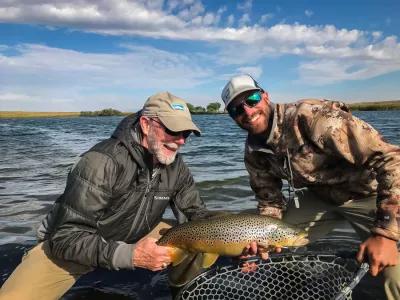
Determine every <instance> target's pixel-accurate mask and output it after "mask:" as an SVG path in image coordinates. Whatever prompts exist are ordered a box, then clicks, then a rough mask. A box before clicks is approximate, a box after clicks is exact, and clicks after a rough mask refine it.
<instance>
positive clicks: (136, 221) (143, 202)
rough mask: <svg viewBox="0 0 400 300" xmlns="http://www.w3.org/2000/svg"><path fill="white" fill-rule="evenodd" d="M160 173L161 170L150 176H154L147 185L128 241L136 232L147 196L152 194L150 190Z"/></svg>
mask: <svg viewBox="0 0 400 300" xmlns="http://www.w3.org/2000/svg"><path fill="white" fill-rule="evenodd" d="M159 172H160V169H156V171H155V172H154V173H153V174H152V175H150V176H152V178H151V179H150V180H149V179H148V180H147V185H146V190H145V192H144V196H143V198H142V201H141V202H140V206H139V209H138V211H137V214H136V217H135V219H134V220H133V223H132V227H131V229H130V230H129V232H128V235H127V236H126V238H127V239H128V238H129V237H130V236H131V235H132V233H133V232H134V231H135V228H136V226H137V223H138V222H139V218H140V216H141V214H142V211H143V208H144V206H145V202H146V198H147V195H148V193H149V192H150V189H151V187H152V185H153V184H154V182H155V179H156V178H157V176H158V174H159ZM147 208H148V205H147V207H146V210H147ZM145 218H146V221H147V214H145Z"/></svg>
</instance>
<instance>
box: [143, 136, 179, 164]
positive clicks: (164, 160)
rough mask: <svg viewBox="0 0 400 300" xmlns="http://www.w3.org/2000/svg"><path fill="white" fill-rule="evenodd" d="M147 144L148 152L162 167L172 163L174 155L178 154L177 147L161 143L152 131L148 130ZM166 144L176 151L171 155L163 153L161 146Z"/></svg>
mask: <svg viewBox="0 0 400 300" xmlns="http://www.w3.org/2000/svg"><path fill="white" fill-rule="evenodd" d="M147 143H148V147H149V149H148V150H149V152H150V153H151V154H153V155H154V156H155V157H156V158H157V160H158V161H159V162H160V163H161V164H164V165H169V164H171V163H173V162H174V160H175V157H176V154H177V153H178V149H179V146H178V145H177V144H176V143H162V142H160V141H159V140H158V139H157V136H156V134H155V132H154V131H153V130H150V132H149V135H148V136H147ZM164 144H166V145H167V146H168V147H170V148H176V151H175V152H174V153H172V154H171V155H167V154H165V153H163V148H164V147H163V145H164Z"/></svg>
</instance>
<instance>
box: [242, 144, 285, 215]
mask: <svg viewBox="0 0 400 300" xmlns="http://www.w3.org/2000/svg"><path fill="white" fill-rule="evenodd" d="M261 155H262V154H261ZM261 155H260V154H259V153H257V152H253V153H249V152H248V151H246V153H245V158H244V162H245V165H246V168H247V171H248V172H249V175H250V186H251V188H252V190H253V191H254V193H255V194H256V198H257V201H258V206H257V208H258V211H259V213H260V214H261V215H267V216H271V217H277V218H282V211H284V210H285V209H286V205H285V203H286V200H285V197H284V196H283V194H282V180H281V179H280V178H277V177H274V176H272V175H271V174H270V173H269V172H268V170H269V169H270V168H268V167H267V166H266V165H265V160H263V159H261Z"/></svg>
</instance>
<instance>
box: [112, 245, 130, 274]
mask: <svg viewBox="0 0 400 300" xmlns="http://www.w3.org/2000/svg"><path fill="white" fill-rule="evenodd" d="M118 244H119V245H118V246H117V248H116V249H115V251H114V255H113V258H112V265H113V268H114V269H115V270H120V269H130V270H133V269H134V268H135V267H134V266H133V264H132V256H133V250H134V249H135V244H127V243H124V242H118Z"/></svg>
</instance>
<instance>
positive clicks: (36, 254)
mask: <svg viewBox="0 0 400 300" xmlns="http://www.w3.org/2000/svg"><path fill="white" fill-rule="evenodd" d="M169 227H171V226H170V225H168V224H167V223H164V222H161V223H160V224H158V225H157V227H156V228H155V229H153V230H152V231H151V232H150V233H149V234H148V235H147V236H149V237H153V238H156V239H158V238H159V237H160V235H159V231H160V229H162V228H169ZM93 270H94V268H92V267H88V266H84V265H80V264H77V263H74V262H70V261H65V260H61V259H56V258H54V257H51V254H50V250H49V245H48V243H47V242H43V243H40V244H38V245H37V246H35V247H34V248H32V249H31V250H29V251H28V252H27V253H26V254H25V255H24V256H23V258H22V262H21V263H20V264H19V265H18V266H17V268H16V269H15V270H14V272H13V273H12V274H11V275H10V277H9V278H8V279H7V281H6V282H5V283H4V284H3V286H2V287H1V289H0V300H31V299H32V300H53V299H59V298H61V297H62V295H64V294H65V293H66V292H67V291H68V290H69V289H70V288H71V287H72V286H73V285H74V284H75V282H76V281H77V280H78V279H79V277H80V276H82V275H85V274H86V273H88V272H90V271H93Z"/></svg>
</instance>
